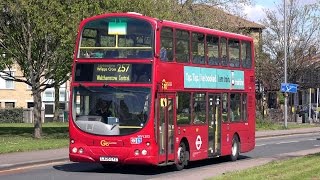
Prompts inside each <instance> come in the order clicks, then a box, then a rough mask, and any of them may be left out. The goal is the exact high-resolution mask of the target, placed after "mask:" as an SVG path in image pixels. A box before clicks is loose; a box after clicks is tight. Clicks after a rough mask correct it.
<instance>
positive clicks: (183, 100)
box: [177, 92, 191, 125]
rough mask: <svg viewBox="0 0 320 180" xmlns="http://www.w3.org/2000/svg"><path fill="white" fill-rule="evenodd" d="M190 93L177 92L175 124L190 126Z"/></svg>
mask: <svg viewBox="0 0 320 180" xmlns="http://www.w3.org/2000/svg"><path fill="white" fill-rule="evenodd" d="M190 100H191V95H190V93H185V92H178V94H177V102H178V103H177V124H178V125H181V124H190V122H191V118H190V114H191V108H190Z"/></svg>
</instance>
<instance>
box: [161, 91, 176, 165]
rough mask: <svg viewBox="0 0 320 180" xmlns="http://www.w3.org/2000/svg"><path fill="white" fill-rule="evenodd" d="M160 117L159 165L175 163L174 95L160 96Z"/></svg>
mask: <svg viewBox="0 0 320 180" xmlns="http://www.w3.org/2000/svg"><path fill="white" fill-rule="evenodd" d="M157 112H158V113H157V117H158V123H157V124H158V125H157V126H158V128H157V130H158V133H157V135H158V145H159V164H163V165H166V164H169V163H173V162H174V160H175V158H174V156H175V153H174V124H173V123H174V121H173V120H174V118H175V96H174V95H173V94H163V93H161V94H158V103H157Z"/></svg>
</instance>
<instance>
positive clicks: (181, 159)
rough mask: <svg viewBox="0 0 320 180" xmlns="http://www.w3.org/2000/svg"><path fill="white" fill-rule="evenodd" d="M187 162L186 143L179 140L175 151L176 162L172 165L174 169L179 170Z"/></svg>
mask: <svg viewBox="0 0 320 180" xmlns="http://www.w3.org/2000/svg"><path fill="white" fill-rule="evenodd" d="M188 162H189V151H187V147H186V144H185V143H184V142H181V143H180V145H179V148H178V151H177V162H176V164H175V165H174V169H175V170H177V171H181V170H182V169H183V168H184V167H185V166H187V165H188Z"/></svg>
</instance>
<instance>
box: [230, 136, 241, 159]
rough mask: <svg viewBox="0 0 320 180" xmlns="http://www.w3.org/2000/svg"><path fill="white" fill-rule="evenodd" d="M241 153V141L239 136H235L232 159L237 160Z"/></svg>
mask: <svg viewBox="0 0 320 180" xmlns="http://www.w3.org/2000/svg"><path fill="white" fill-rule="evenodd" d="M239 153H240V142H239V138H238V136H233V139H232V146H231V154H230V160H231V161H236V160H237V159H238V157H239Z"/></svg>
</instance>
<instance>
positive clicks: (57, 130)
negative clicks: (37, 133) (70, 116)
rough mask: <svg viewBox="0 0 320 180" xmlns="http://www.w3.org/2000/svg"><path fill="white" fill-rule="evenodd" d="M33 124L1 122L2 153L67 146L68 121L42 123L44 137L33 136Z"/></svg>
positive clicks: (0, 148)
mask: <svg viewBox="0 0 320 180" xmlns="http://www.w3.org/2000/svg"><path fill="white" fill-rule="evenodd" d="M33 132H34V128H33V124H28V123H2V124H0V143H1V146H0V154H3V153H9V152H22V151H32V150H43V149H54V148H62V147H67V146H68V144H69V134H68V123H44V124H42V138H41V139H34V138H33Z"/></svg>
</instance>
